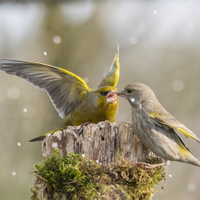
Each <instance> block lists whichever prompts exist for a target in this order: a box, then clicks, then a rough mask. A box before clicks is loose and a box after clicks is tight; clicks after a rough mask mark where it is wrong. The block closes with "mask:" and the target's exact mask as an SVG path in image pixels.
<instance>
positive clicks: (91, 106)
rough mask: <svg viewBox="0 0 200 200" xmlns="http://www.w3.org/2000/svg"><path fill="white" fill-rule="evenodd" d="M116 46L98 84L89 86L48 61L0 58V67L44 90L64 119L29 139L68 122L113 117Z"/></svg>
mask: <svg viewBox="0 0 200 200" xmlns="http://www.w3.org/2000/svg"><path fill="white" fill-rule="evenodd" d="M119 68H120V65H119V47H118V48H117V52H116V54H115V58H114V61H113V63H112V65H111V68H110V70H109V72H108V73H107V74H106V75H105V76H104V78H103V80H102V81H101V83H100V85H99V87H98V88H97V89H96V90H92V89H91V88H90V87H89V86H88V85H87V84H86V82H85V81H84V80H83V79H82V78H80V77H79V76H77V75H75V74H73V73H71V72H69V71H67V70H65V69H62V68H58V67H55V66H51V65H46V64H41V63H37V62H30V61H19V60H8V59H0V69H1V70H3V71H5V72H6V73H8V74H14V75H16V76H19V77H21V78H24V79H26V80H27V81H28V82H30V83H32V84H33V85H35V86H36V87H37V88H40V89H42V90H44V91H46V92H47V94H48V95H49V97H50V99H51V101H52V103H53V105H54V107H55V109H56V110H57V111H58V113H59V115H60V117H61V118H65V117H66V120H65V122H64V123H62V124H61V125H60V126H59V127H58V128H56V129H55V130H53V131H50V132H48V133H46V134H45V135H42V136H39V137H37V138H34V139H32V140H30V142H36V141H42V140H43V139H44V138H45V137H46V136H47V135H49V134H53V133H54V132H56V131H59V130H63V129H66V128H67V127H68V126H69V125H71V126H77V125H81V124H84V123H98V122H99V121H104V120H109V121H110V122H114V121H115V119H116V117H117V109H118V98H117V95H116V91H117V89H116V88H115V86H116V84H117V82H118V79H119Z"/></svg>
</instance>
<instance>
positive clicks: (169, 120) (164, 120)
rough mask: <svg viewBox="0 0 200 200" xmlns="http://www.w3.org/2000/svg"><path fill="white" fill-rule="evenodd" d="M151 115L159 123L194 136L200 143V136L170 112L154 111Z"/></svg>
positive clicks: (177, 131)
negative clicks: (160, 112)
mask: <svg viewBox="0 0 200 200" xmlns="http://www.w3.org/2000/svg"><path fill="white" fill-rule="evenodd" d="M149 116H150V117H151V118H152V119H153V120H155V122H156V123H159V124H160V125H161V126H163V127H164V128H166V127H169V128H171V129H174V131H175V132H176V133H182V134H184V135H185V136H186V137H188V138H192V139H193V140H196V141H197V142H199V143H200V140H199V138H198V137H197V136H196V135H195V134H194V133H193V132H192V131H191V130H189V129H188V128H187V127H185V126H184V125H183V124H181V123H180V122H179V121H177V120H176V119H175V118H174V117H172V116H171V115H170V114H169V113H165V114H164V113H162V115H161V114H159V113H157V112H152V113H150V114H149Z"/></svg>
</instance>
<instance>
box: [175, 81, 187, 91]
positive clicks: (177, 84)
mask: <svg viewBox="0 0 200 200" xmlns="http://www.w3.org/2000/svg"><path fill="white" fill-rule="evenodd" d="M184 86H185V85H184V83H183V81H182V80H175V81H174V82H173V83H172V88H173V90H174V91H176V92H181V91H182V90H183V89H184Z"/></svg>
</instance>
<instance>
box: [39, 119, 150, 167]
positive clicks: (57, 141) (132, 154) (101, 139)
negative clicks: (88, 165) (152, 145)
mask: <svg viewBox="0 0 200 200" xmlns="http://www.w3.org/2000/svg"><path fill="white" fill-rule="evenodd" d="M54 148H59V149H60V150H61V153H62V155H66V154H67V153H68V152H72V151H74V152H76V153H81V154H85V155H88V156H89V157H90V158H91V159H93V160H98V161H99V162H101V163H103V162H104V163H106V164H110V163H111V162H112V161H114V162H117V161H118V160H119V158H118V155H117V153H118V151H119V152H120V154H121V155H122V158H129V160H132V161H135V162H141V161H144V160H145V159H146V158H147V157H148V156H149V155H152V152H150V151H149V149H147V148H146V147H145V146H144V145H142V144H141V143H140V141H139V140H138V138H137V136H136V135H135V134H134V133H133V128H132V124H131V123H129V122H121V123H119V124H116V123H110V122H109V121H105V122H99V123H98V124H89V125H87V126H86V127H80V126H78V127H76V126H70V127H68V129H67V130H63V131H58V132H57V133H55V134H54V135H50V136H49V137H47V138H46V139H45V140H44V141H43V143H42V156H43V157H47V156H50V155H51V154H52V152H53V150H54Z"/></svg>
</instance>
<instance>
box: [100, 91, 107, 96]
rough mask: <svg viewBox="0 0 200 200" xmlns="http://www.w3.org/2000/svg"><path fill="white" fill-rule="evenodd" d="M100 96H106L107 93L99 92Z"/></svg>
mask: <svg viewBox="0 0 200 200" xmlns="http://www.w3.org/2000/svg"><path fill="white" fill-rule="evenodd" d="M100 94H101V95H102V96H106V95H107V94H108V91H101V92H100Z"/></svg>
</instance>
